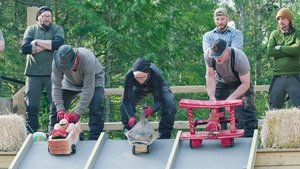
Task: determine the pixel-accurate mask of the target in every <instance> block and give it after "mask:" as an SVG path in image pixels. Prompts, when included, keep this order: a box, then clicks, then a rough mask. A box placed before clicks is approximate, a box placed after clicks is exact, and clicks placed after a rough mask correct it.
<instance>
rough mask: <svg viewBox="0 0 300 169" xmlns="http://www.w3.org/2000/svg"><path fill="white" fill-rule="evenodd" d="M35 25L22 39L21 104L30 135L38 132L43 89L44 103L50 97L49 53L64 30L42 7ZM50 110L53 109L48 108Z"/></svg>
mask: <svg viewBox="0 0 300 169" xmlns="http://www.w3.org/2000/svg"><path fill="white" fill-rule="evenodd" d="M36 20H37V24H35V25H31V26H28V27H27V29H26V31H25V33H24V37H23V42H22V53H23V54H25V55H26V56H27V63H26V68H25V72H24V74H25V75H26V84H25V86H26V88H25V105H26V121H27V123H28V125H27V130H28V132H30V133H34V132H36V131H37V130H38V129H39V120H38V115H39V110H40V97H41V95H42V92H43V90H44V88H45V89H46V91H47V96H48V103H49V104H50V103H52V98H51V84H52V83H51V72H52V71H51V70H52V69H51V65H52V60H53V53H54V51H55V50H57V49H58V48H59V47H60V46H61V45H63V43H64V31H63V28H62V27H61V26H59V25H56V24H53V23H52V10H51V9H50V8H49V7H48V6H42V7H40V8H39V9H38V11H37V14H36ZM49 107H50V109H51V110H50V111H53V110H52V107H53V106H49Z"/></svg>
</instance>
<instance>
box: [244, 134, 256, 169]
mask: <svg viewBox="0 0 300 169" xmlns="http://www.w3.org/2000/svg"><path fill="white" fill-rule="evenodd" d="M257 147H258V130H257V129H256V130H254V133H253V138H252V143H251V149H250V153H249V158H248V163H247V169H253V168H254V165H255V158H256V150H257Z"/></svg>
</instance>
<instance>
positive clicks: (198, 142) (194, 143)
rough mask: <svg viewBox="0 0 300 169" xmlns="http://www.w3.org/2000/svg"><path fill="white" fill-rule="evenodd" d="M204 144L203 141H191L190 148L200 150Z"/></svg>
mask: <svg viewBox="0 0 300 169" xmlns="http://www.w3.org/2000/svg"><path fill="white" fill-rule="evenodd" d="M201 144H202V140H200V139H199V140H190V147H191V148H198V147H200V146H201Z"/></svg>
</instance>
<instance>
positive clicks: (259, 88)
mask: <svg viewBox="0 0 300 169" xmlns="http://www.w3.org/2000/svg"><path fill="white" fill-rule="evenodd" d="M170 89H171V91H172V92H173V93H174V94H176V93H205V92H206V87H205V86H203V85H199V86H171V87H170ZM254 91H256V92H267V91H269V85H256V86H254ZM122 94H123V88H106V89H105V95H106V96H116V95H119V96H121V95H122Z"/></svg>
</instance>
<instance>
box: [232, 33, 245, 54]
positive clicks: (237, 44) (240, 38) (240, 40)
mask: <svg viewBox="0 0 300 169" xmlns="http://www.w3.org/2000/svg"><path fill="white" fill-rule="evenodd" d="M243 46H244V35H243V33H242V32H241V31H239V30H236V31H235V33H234V35H233V37H232V39H231V47H234V48H238V49H241V50H242V49H243Z"/></svg>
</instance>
